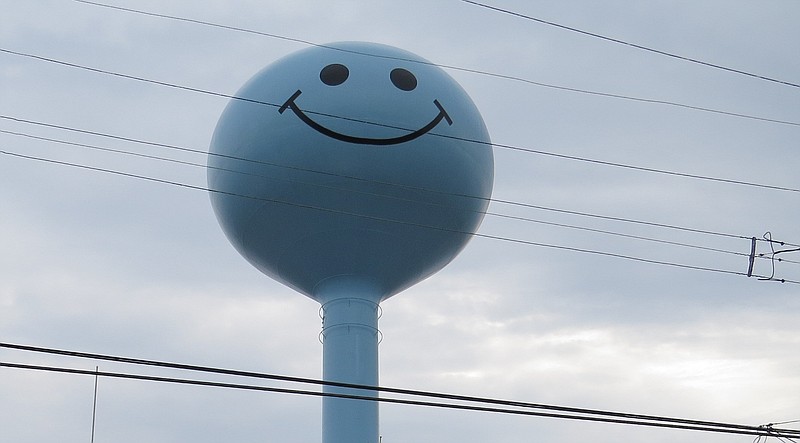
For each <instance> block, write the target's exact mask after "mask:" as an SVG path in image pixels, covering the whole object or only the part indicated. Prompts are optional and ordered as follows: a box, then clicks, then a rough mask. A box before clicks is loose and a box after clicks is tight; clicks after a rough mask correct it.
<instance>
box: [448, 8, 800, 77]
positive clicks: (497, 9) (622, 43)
mask: <svg viewBox="0 0 800 443" xmlns="http://www.w3.org/2000/svg"><path fill="white" fill-rule="evenodd" d="M461 1H462V2H464V3H469V4H472V5H475V6H480V7H482V8H486V9H489V10H492V11H496V12H501V13H503V14H508V15H511V16H514V17H519V18H523V19H525V20H530V21H534V22H537V23H541V24H544V25H548V26H554V27H556V28H560V29H565V30H567V31H572V32H577V33H579V34H583V35H587V36H589V37H594V38H598V39H601V40H605V41H609V42H612V43H617V44H620V45H625V46H629V47H631V48H636V49H641V50H643V51H647V52H652V53H654V54H659V55H663V56H667V57H671V58H675V59H678V60H683V61H687V62H691V63H696V64H699V65H703V66H707V67H710V68H715V69H720V70H723V71H727V72H732V73H735V74H741V75H745V76H748V77H752V78H757V79H759V80H766V81H769V82H773V83H779V84H782V85H786V86H792V87H795V88H800V84H798V83H792V82H788V81H785V80H779V79H775V78H772V77H767V76H764V75H759V74H753V73H752V72H747V71H743V70H741V69H734V68H729V67H726V66H722V65H718V64H715V63H709V62H706V61H703V60H698V59H695V58H691V57H686V56H683V55H678V54H675V53H671V52H666V51H662V50H659V49H653V48H650V47H647V46H642V45H638V44H635V43H630V42H627V41H624V40H620V39H616V38H612V37H607V36H604V35H600V34H597V33H594V32H589V31H584V30H581V29H578V28H574V27H571V26H565V25H561V24H558V23H555V22H552V21H547V20H542V19H540V18H536V17H532V16H530V15H525V14H521V13H519V12H514V11H511V10H508V9H503V8H498V7H496V6H490V5H487V4H484V3H479V2H476V1H473V0H461Z"/></svg>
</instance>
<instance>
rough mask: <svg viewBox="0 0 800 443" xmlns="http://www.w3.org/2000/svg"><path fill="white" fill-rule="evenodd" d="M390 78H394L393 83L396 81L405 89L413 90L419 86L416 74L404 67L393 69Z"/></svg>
mask: <svg viewBox="0 0 800 443" xmlns="http://www.w3.org/2000/svg"><path fill="white" fill-rule="evenodd" d="M389 78H390V79H392V83H394V85H395V86H397V87H398V88H399V89H402V90H403V91H413V90H414V88H416V87H417V78H416V77H414V74H412V73H411V72H409V71H407V70H405V69H403V68H395V69H392V72H391V73H390V74H389Z"/></svg>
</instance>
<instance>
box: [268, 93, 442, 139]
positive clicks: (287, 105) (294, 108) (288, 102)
mask: <svg viewBox="0 0 800 443" xmlns="http://www.w3.org/2000/svg"><path fill="white" fill-rule="evenodd" d="M301 93H302V91H300V90H299V89H298V90H297V92H295V93H294V94H292V96H291V97H289V99H288V100H286V103H284V104H283V105H282V106H281V107H280V109H278V113H280V114H283V111H285V110H286V109H287V108H291V110H292V111H293V112H294V114H295V115H296V116H297V117H299V118H300V120H302V121H303V122H304V123H305V124H307V125H308V126H310V127H311V128H312V129H314V130H316V131H317V132H319V133H321V134H324V135H327V136H328V137H331V138H335V139H336V140H341V141H343V142H348V143H358V144H362V145H380V146H386V145H396V144H399V143H405V142H408V141H411V140H414V139H415V138H417V137H419V136H421V135H423V134H426V133H427V132H428V131H430V130H431V129H433V128H435V127H436V125H438V124H439V122H441V121H442V120H445V121H447V124H448V125H452V124H453V120H452V119H450V116H449V115H447V111H445V110H444V107H442V105H441V104H440V103H439V101H438V100H434V101H433V104H434V105H436V107H437V108H439V113H438V114H437V115H436V117H434V118H433V120H431V121H430V122H429V123H428V124H427V125H425V126H423V127H421V128H419V129H417V130H416V131H414V132H410V133H408V134H406V135H402V136H400V137H392V138H366V137H355V136H352V135H346V134H342V133H339V132H336V131H332V130H330V129H328V128H326V127H324V126H322V125H320V124H319V123H317V122H315V121H314V120H312V119H311V117H309V116H308V115H306V113H305V112H303V110H302V109H300V107H299V106H297V103H295V101H294V100H295V99H296V98H297V97H299V96H300V94H301Z"/></svg>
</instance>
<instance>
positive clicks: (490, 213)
mask: <svg viewBox="0 0 800 443" xmlns="http://www.w3.org/2000/svg"><path fill="white" fill-rule="evenodd" d="M0 133H2V134H8V135H14V136H18V137H26V138H30V139H34V140H40V141H46V142H50V143H58V144H64V145H69V146H76V147H80V148H86V149H92V150H98V151H102V152H109V153H115V154H121V155H130V156H135V157H140V158H145V159H149V160H157V161H163V162H169V163H176V164H179V165H184V166H192V167H197V168H202V169H215V170H219V171H223V172H230V173H234V174H242V175H248V176H255V177H264V178H267V177H268V176H267V175H265V174H256V173H250V172H243V171H238V170H233V169H228V168H221V167H212V166H208V165H207V164H201V163H194V162H189V161H183V160H176V159H172V158H167V157H161V156H157V155H149V154H142V153H139V152H133V151H126V150H122V149H114V148H108V147H103V146H96V145H90V144H85V143H76V142H71V141H67V140H60V139H54V138H50V137H41V136H37V135H33V134H26V133H20V132H15V131H7V130H3V129H0ZM192 152H195V151H194V150H193V151H192ZM271 166H273V165H272V164H271ZM274 166H277V167H281V166H280V165H277V164H276V165H274ZM303 170H304V171H306V172H314V173H320V171H315V170H308V169H303ZM331 175H334V176H337V177H342V178H350V177H348V176H345V175H342V174H331ZM269 178H270V179H273V180H274V179H275V178H274V177H269ZM279 180H281V181H288V182H293V183H301V184H305V185H309V186H314V187H320V188H326V189H334V190H338V191H343V192H351V193H358V194H365V195H372V196H377V197H384V198H389V199H394V200H400V201H410V202H415V203H421V204H425V205H432V206H440V207H444V204H441V203H431V202H423V201H419V200H412V199H408V198H403V197H399V196H395V195H386V194H381V193H376V192H369V191H361V190H356V189H352V188H342V187H338V186H335V185H329V184H320V183H309V182H300V181H298V180H291V179H285V178H281V179H279ZM367 181H369V182H372V183H379V182H377V181H373V180H367ZM380 183H381V184H389V183H382V182H380ZM420 190H422V189H420ZM437 193H441V194H447V195H451V196H463V197H469V198H474V199H478V197H474V196H466V195H462V194H454V193H449V192H448V193H444V192H437ZM480 199H481V200H488V201H493V199H492V198H480ZM517 204H518V205H519V203H517ZM476 212H478V211H476ZM480 213H481V214H484V215H487V216H490V217H497V218H504V219H508V220H515V221H522V222H528V223H536V224H541V225H547V226H555V227H560V228H566V229H573V230H580V231H586V232H593V233H598V234H605V235H612V236H617V237H622V238H628V239H634V240H642V241H648V242H653V243H660V244H666V245H672V246H680V247H685V248H691V249H698V250H703V251H709V252H718V253H723V254H729V255H736V256H740V257H748V256H749V254H747V253H744V252H736V251H730V250H725V249H719V248H711V247H705V246H700V245H695V244H689V243H683V242H677V241H672V240H664V239H659V238H653V237H647V236H642V235H634V234H627V233H622V232H615V231H610V230H604V229H596V228H590V227H586V226H577V225H572V224H566V223H558V222H551V221H546V220H540V219H534V218H531V217H523V216H516V215H510V214H503V213H498V212H493V211H480ZM738 238H742V239H743V238H746V237H744V236H739V237H738ZM761 241H767V240H765V239H761ZM757 258H759V259H767V257H763V256H760V257H757ZM789 262H791V261H789Z"/></svg>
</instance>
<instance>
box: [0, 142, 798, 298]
mask: <svg viewBox="0 0 800 443" xmlns="http://www.w3.org/2000/svg"><path fill="white" fill-rule="evenodd" d="M0 154H2V155H8V156H12V157H17V158H22V159H26V160H35V161H40V162H45V163H51V164H56V165H60V166H70V167H75V168H80V169H85V170H91V171H96V172H103V173H107V174H112V175H119V176H124V177H129V178H134V179H140V180H145V181H150V182H155V183H160V184H167V185H173V186H178V187H183V188H188V189H194V190H200V191H206V192H210V193H215V194H221V195H227V196H231V197H239V198H248V199H254V200H260V201H265V202H269V203H275V204H280V205H288V206H294V207H300V208H305V209H311V210H316V211H323V212H330V213H335V214H341V215H347V216H351V217H357V218H366V219H370V220H376V221H380V222H388V223H397V224H402V225H407V226H414V227H418V228H423V229H434V230H438V231H444V232H452V233H456V234H462V235H468V236H472V237H479V238H486V239H492V240H499V241H503V242H508V243H514V244H520V245H526V246H538V247H542V248H548V249H555V250H562V251H570V252H580V253H584V254H592V255H599V256H604V257H611V258H618V259H625V260H630V261H635V262H641V263H649V264H654V265H661V266H669V267H674V268H681V269H690V270H696V271H705V272H714V273H720V274H728V275H738V276H744V277H758V278H759V279H760V280H764V281H779V282H781V283H790V284H800V281H795V280H788V279H776V278H773V277H774V276H763V275H756V274H748V273H746V272H739V271H732V270H727V269H718V268H712V267H708V266H698V265H690V264H685V263H677V262H670V261H665V260H655V259H648V258H642V257H636V256H632V255H626V254H621V253H614V252H607V251H598V250H593V249H586V248H577V247H572V246H563V245H554V244H550V243H543V242H536V241H530V240H523V239H518V238H512V237H505V236H500V235H492V234H482V233H473V232H468V231H461V230H456V229H450V228H445V227H442V226H432V225H426V224H421V223H416V222H409V221H404V220H397V219H389V218H385V217H377V216H372V215H367V214H359V213H355V212H350V211H343V210H338V209H332V208H325V207H321V206H315V205H308V204H301V203H296V202H289V201H283V200H277V199H269V198H263V197H256V196H250V195H244V194H238V193H234V192H228V191H223V190H218V189H211V188H207V187H204V186H197V185H191V184H187V183H181V182H177V181H173V180H166V179H160V178H155V177H149V176H145V175H141V174H133V173H128V172H123V171H118V170H114V169H108V168H99V167H95V166H89V165H83V164H78V163H70V162H65V161H60V160H53V159H48V158H43V157H36V156H30V155H25V154H20V153H15V152H10V151H5V150H0Z"/></svg>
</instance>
